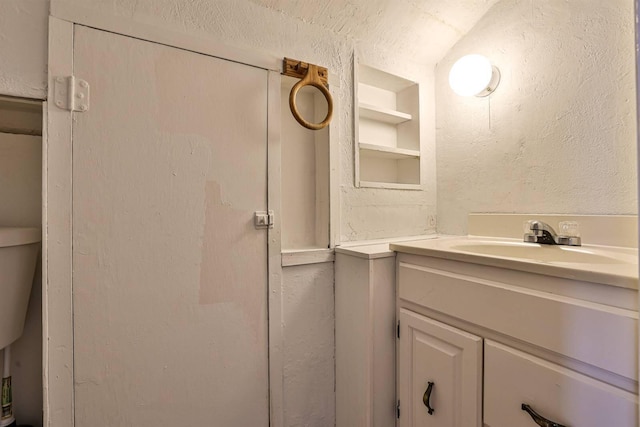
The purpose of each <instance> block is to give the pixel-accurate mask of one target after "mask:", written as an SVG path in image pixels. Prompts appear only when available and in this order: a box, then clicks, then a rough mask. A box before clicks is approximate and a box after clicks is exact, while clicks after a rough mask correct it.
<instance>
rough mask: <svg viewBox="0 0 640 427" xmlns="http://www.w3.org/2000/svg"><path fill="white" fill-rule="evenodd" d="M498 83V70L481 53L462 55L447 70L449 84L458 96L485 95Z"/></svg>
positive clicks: (494, 88)
mask: <svg viewBox="0 0 640 427" xmlns="http://www.w3.org/2000/svg"><path fill="white" fill-rule="evenodd" d="M498 83H500V70H498V68H497V67H494V66H493V65H491V62H490V61H489V60H488V59H487V58H485V57H484V56H482V55H477V54H473V55H466V56H463V57H462V58H460V59H458V60H457V61H456V63H455V64H453V67H451V71H450V72H449V85H450V86H451V89H453V91H454V92H455V93H457V94H458V95H460V96H487V95H489V94H490V93H492V92H493V91H494V90H496V88H497V87H498Z"/></svg>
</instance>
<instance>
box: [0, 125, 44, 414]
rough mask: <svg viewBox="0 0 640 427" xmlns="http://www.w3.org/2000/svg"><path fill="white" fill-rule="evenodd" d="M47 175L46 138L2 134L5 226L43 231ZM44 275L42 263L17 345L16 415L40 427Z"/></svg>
mask: <svg viewBox="0 0 640 427" xmlns="http://www.w3.org/2000/svg"><path fill="white" fill-rule="evenodd" d="M41 170H42V138H41V137H39V136H27V135H14V134H6V133H0V224H2V225H5V226H31V227H40V218H41V208H40V206H41V192H42V185H41V181H42V173H41ZM41 272H42V266H41V263H40V261H38V265H37V267H36V274H35V277H34V283H33V287H32V289H31V299H30V300H29V308H28V311H27V318H26V322H25V328H24V331H23V333H22V337H20V338H19V339H18V340H17V341H16V342H14V343H13V344H12V346H11V348H12V357H11V373H12V376H13V378H12V382H13V401H14V415H15V417H16V419H17V420H18V422H20V424H31V425H34V426H37V425H42V313H41V307H42V292H41V285H40V283H41V281H42V276H41ZM0 359H2V358H1V357H0ZM0 366H1V365H0Z"/></svg>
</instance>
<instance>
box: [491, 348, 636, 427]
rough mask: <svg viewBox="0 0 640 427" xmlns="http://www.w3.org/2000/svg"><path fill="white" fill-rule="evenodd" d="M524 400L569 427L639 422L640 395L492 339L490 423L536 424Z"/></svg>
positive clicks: (624, 426)
mask: <svg viewBox="0 0 640 427" xmlns="http://www.w3.org/2000/svg"><path fill="white" fill-rule="evenodd" d="M523 404H527V405H529V406H530V407H531V408H532V409H533V410H535V411H536V412H537V413H538V414H539V415H541V416H543V417H545V418H547V419H549V420H550V421H553V422H556V423H559V424H561V425H564V426H567V427H604V426H615V427H636V426H637V425H638V396H637V395H635V394H632V393H629V392H626V391H623V390H620V389H618V388H616V387H613V386H610V385H608V384H605V383H602V382H600V381H597V380H594V379H592V378H589V377H586V376H584V375H581V374H578V373H576V372H574V371H571V370H569V369H566V368H563V367H561V366H558V365H556V364H553V363H550V362H547V361H545V360H542V359H539V358H537V357H534V356H532V355H529V354H526V353H523V352H521V351H518V350H515V349H512V348H510V347H507V346H504V345H502V344H498V343H496V342H493V341H490V340H486V341H485V353H484V422H485V426H487V427H536V426H537V424H536V423H535V422H534V421H533V419H532V418H531V416H530V415H529V414H527V413H526V412H525V411H524V410H522V405H523Z"/></svg>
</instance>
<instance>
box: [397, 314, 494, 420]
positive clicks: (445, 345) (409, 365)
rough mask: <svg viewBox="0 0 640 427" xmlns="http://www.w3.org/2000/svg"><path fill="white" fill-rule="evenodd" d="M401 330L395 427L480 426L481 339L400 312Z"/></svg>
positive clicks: (432, 321) (417, 315) (438, 323)
mask: <svg viewBox="0 0 640 427" xmlns="http://www.w3.org/2000/svg"><path fill="white" fill-rule="evenodd" d="M400 328H401V329H400V344H399V359H398V360H399V375H398V391H399V400H400V420H399V426H400V427H413V426H420V427H472V426H480V425H481V418H482V413H481V409H482V404H481V402H482V396H481V392H482V390H481V389H482V339H481V338H480V337H477V336H475V335H471V334H468V333H466V332H464V331H461V330H459V329H456V328H453V327H451V326H448V325H445V324H443V323H440V322H436V321H434V320H431V319H428V318H426V317H424V316H421V315H419V314H416V313H413V312H411V311H408V310H404V309H401V310H400ZM429 383H433V386H432V388H431V393H430V395H429V394H428V393H427V389H428V384H429ZM427 398H428V399H427ZM426 400H428V403H429V406H430V407H431V408H433V411H432V413H429V410H428V408H427V406H426V404H425V401H426Z"/></svg>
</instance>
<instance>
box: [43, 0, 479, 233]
mask: <svg viewBox="0 0 640 427" xmlns="http://www.w3.org/2000/svg"><path fill="white" fill-rule="evenodd" d="M403 2H404V5H405V6H406V7H405V8H400V7H398V5H397V4H396V2H395V1H390V0H385V1H380V0H377V1H376V2H375V3H374V4H370V5H369V4H368V6H367V5H364V4H357V3H362V2H361V1H360V2H358V1H349V2H347V4H346V6H345V3H344V2H335V1H334V2H332V3H331V4H330V5H324V4H322V6H321V7H320V3H319V2H315V3H314V2H302V3H300V4H299V5H297V2H296V3H292V2H281V1H280V2H278V1H257V0H253V1H252V0H217V1H215V2H212V1H209V0H194V1H186V0H153V1H151V0H138V1H134V0H119V1H113V0H53V1H52V11H53V13H54V14H55V13H56V5H57V4H71V5H72V6H73V7H74V8H84V10H89V11H99V12H100V13H101V14H108V15H113V16H117V17H119V18H127V19H133V20H136V21H139V22H145V23H150V24H153V25H155V26H162V27H166V28H170V29H172V30H174V31H180V32H185V33H189V34H193V35H203V36H206V37H214V38H216V39H217V40H219V41H220V42H222V43H225V44H228V45H231V46H237V47H241V48H247V49H250V50H254V51H257V52H265V53H269V54H272V55H274V56H276V57H284V56H287V57H290V58H296V59H301V60H305V61H309V62H313V63H317V64H321V65H323V66H326V67H327V68H329V72H330V73H331V74H332V75H333V77H334V78H335V79H336V80H335V81H336V82H337V84H336V85H334V87H333V88H332V93H333V96H334V97H335V98H336V100H337V103H338V105H339V111H337V114H335V115H334V122H333V124H332V126H336V127H337V129H338V139H339V146H340V169H341V173H340V175H341V178H340V185H341V189H340V191H341V197H342V198H343V200H342V203H341V207H342V215H341V224H339V226H340V227H341V236H342V240H345V241H346V240H363V239H374V238H382V237H393V236H401V235H407V234H422V233H426V232H432V231H434V228H433V227H430V226H429V221H428V218H427V216H428V215H435V187H434V186H429V187H428V189H427V191H422V192H412V191H399V190H373V189H355V188H354V166H353V165H354V163H353V151H354V149H353V102H352V100H353V92H352V90H353V89H352V88H353V67H352V61H353V51H354V49H355V48H356V47H358V48H359V50H360V52H361V59H362V61H364V62H366V63H367V64H368V65H371V66H374V67H381V68H383V69H385V70H386V71H389V72H394V73H398V74H401V75H403V76H405V77H408V78H411V79H415V80H420V81H423V82H424V83H425V96H424V104H423V108H424V111H425V114H426V119H425V122H426V123H425V126H424V127H423V134H424V137H425V143H426V144H427V145H428V147H426V148H427V149H428V154H429V155H430V157H428V159H427V161H426V163H425V168H424V173H425V176H427V177H431V176H432V178H431V179H430V182H434V181H435V174H434V172H435V158H434V156H433V151H434V149H433V147H434V146H435V129H434V121H435V119H434V105H435V104H434V96H433V95H432V93H431V91H432V86H433V85H432V81H433V69H432V66H426V65H423V63H421V62H419V61H416V56H415V52H420V51H422V52H425V53H424V54H423V55H422V59H423V60H424V59H426V58H428V57H431V56H438V54H437V53H434V52H436V51H437V52H444V51H446V48H445V47H443V46H441V45H440V44H438V45H437V47H436V46H435V45H434V47H433V48H432V49H433V50H430V49H429V45H428V44H426V43H425V44H423V45H419V44H417V43H415V40H416V38H420V39H421V38H422V37H424V36H423V35H422V33H421V31H424V32H430V31H437V30H438V29H440V31H444V30H443V27H442V25H443V24H442V23H439V24H436V23H437V22H439V20H440V19H441V18H437V17H436V18H437V19H436V18H434V16H436V15H434V14H433V13H432V14H431V15H429V14H427V13H426V12H425V11H424V6H418V3H417V2H415V1H412V2H406V1H405V0H403ZM288 3H290V4H288ZM409 3H410V4H409ZM446 3H447V2H445V1H438V2H436V3H434V4H432V6H433V10H439V11H440V12H442V13H444V10H445V9H446V10H448V11H449V10H450V11H449V12H447V13H448V14H450V15H452V16H455V13H454V12H456V11H457V8H451V7H447V6H446ZM468 3H469V4H472V5H473V9H472V10H473V12H467V15H465V18H464V19H458V20H456V21H455V26H454V25H446V27H447V28H449V30H450V31H447V34H448V35H447V37H446V38H447V39H448V40H450V41H449V43H448V44H447V47H448V45H450V44H451V43H453V41H454V40H455V39H457V38H458V37H459V36H460V35H461V33H462V32H463V30H462V29H459V28H457V27H458V26H459V27H460V28H466V26H469V25H472V23H473V22H475V21H474V19H475V20H477V14H478V13H481V12H482V11H483V10H484V8H486V7H487V4H488V3H487V2H486V1H478V0H469V2H468ZM263 4H264V6H263ZM296 5H297V6H296ZM341 5H342V6H344V7H340V6H341ZM437 5H440V6H442V7H441V8H440V9H438V7H437ZM283 8H287V12H286V13H285V12H283ZM318 9H319V10H318ZM441 9H442V10H441ZM338 12H339V13H338ZM287 13H290V14H292V15H298V16H297V17H292V16H290V15H287ZM332 13H335V14H338V15H342V14H343V13H346V14H347V16H350V15H353V18H351V19H349V20H348V23H347V22H345V23H344V25H342V26H339V27H335V26H334V25H333V23H335V22H334V21H335V19H331V18H330V17H331V16H332ZM365 15H366V16H369V18H364V16H365ZM356 18H357V19H356ZM340 20H341V22H342V18H340ZM398 22H403V25H404V26H399V25H398V24H397V23H398ZM424 23H431V24H430V25H426V26H421V24H424ZM383 24H384V25H383ZM427 27H428V28H427ZM401 28H404V31H403V30H401ZM454 28H455V29H454ZM443 37H444V36H443ZM409 46H410V47H411V48H409ZM428 52H431V53H428ZM418 59H420V58H418ZM429 174H431V175H429ZM332 190H333V191H337V190H338V189H332ZM399 224H402V226H401V227H399V226H398V225H399ZM336 225H337V224H336Z"/></svg>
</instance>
